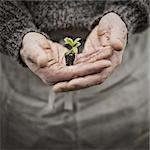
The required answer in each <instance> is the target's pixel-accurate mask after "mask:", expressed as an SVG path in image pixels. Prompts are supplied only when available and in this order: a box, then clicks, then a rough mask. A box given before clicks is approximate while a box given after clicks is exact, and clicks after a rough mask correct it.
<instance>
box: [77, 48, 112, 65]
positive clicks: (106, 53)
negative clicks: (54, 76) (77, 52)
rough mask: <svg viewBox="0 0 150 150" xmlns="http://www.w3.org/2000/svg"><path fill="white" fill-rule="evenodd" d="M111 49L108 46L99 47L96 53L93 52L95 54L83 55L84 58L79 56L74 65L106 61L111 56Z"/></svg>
mask: <svg viewBox="0 0 150 150" xmlns="http://www.w3.org/2000/svg"><path fill="white" fill-rule="evenodd" d="M112 50H113V49H112V48H111V47H110V46H109V47H99V48H98V50H97V51H95V53H93V54H91V55H89V56H87V55H85V56H86V57H84V54H83V56H80V58H78V59H77V60H76V61H75V63H76V64H79V63H84V62H91V63H92V62H95V61H98V60H102V59H106V58H108V57H110V56H111V55H112Z"/></svg>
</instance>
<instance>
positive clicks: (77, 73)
mask: <svg viewBox="0 0 150 150" xmlns="http://www.w3.org/2000/svg"><path fill="white" fill-rule="evenodd" d="M109 66H111V62H110V61H109V60H100V61H97V62H94V63H86V64H78V65H73V66H67V67H66V66H65V67H64V66H63V67H60V66H57V67H56V68H54V69H53V68H51V69H50V70H49V69H48V68H47V69H43V70H42V69H41V70H39V72H38V73H39V74H42V75H43V74H45V75H46V79H45V80H46V81H50V82H53V83H57V82H61V81H68V80H71V79H73V78H77V77H82V76H85V75H89V74H93V73H97V72H100V70H102V69H104V68H106V67H109Z"/></svg>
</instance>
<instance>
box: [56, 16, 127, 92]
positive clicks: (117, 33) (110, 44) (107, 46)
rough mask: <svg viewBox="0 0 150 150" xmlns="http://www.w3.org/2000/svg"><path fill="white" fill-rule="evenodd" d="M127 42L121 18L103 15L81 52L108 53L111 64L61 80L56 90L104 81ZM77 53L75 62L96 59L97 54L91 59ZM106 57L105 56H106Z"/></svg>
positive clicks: (120, 59) (78, 87) (117, 63)
mask: <svg viewBox="0 0 150 150" xmlns="http://www.w3.org/2000/svg"><path fill="white" fill-rule="evenodd" d="M126 43H127V28H126V25H125V23H124V22H123V21H122V20H121V18H120V17H119V16H118V15H117V14H115V13H109V14H107V15H105V16H104V17H103V18H102V19H101V20H100V22H99V25H97V26H96V27H95V28H94V29H93V30H92V32H91V33H90V35H89V36H88V38H87V40H86V43H85V46H84V50H83V54H82V55H84V53H85V54H86V53H91V52H95V51H99V52H100V53H101V56H102V55H104V54H105V53H109V55H106V56H110V58H109V60H110V61H111V62H112V65H111V66H110V67H108V68H105V69H103V70H102V69H101V70H99V72H98V73H96V74H93V75H88V76H86V77H81V78H77V79H74V80H72V81H70V82H69V83H67V82H63V83H59V84H58V85H57V87H56V88H57V90H58V91H59V90H60V91H65V90H77V89H82V88H86V87H89V86H93V85H97V84H100V83H102V82H104V81H105V80H106V79H107V78H108V76H109V75H110V74H111V73H112V72H113V70H114V69H115V67H117V66H118V65H119V64H121V62H122V56H123V52H124V49H125V46H126ZM82 55H79V56H78V57H77V59H76V63H77V64H78V63H85V62H89V61H91V60H92V61H96V60H97V59H98V58H97V57H98V56H97V55H96V54H95V56H94V57H93V56H91V59H90V60H89V58H87V57H82ZM103 58H105V57H103ZM106 58H107V57H106Z"/></svg>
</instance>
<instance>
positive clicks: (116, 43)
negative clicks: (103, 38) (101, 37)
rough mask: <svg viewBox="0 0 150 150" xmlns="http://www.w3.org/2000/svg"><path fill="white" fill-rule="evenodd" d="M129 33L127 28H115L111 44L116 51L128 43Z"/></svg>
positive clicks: (112, 32)
mask: <svg viewBox="0 0 150 150" xmlns="http://www.w3.org/2000/svg"><path fill="white" fill-rule="evenodd" d="M126 39H127V34H126V32H125V30H123V29H120V28H117V27H116V28H113V29H112V30H111V35H110V45H111V46H112V48H113V49H115V50H116V51H121V50H122V49H123V48H124V46H125V44H126Z"/></svg>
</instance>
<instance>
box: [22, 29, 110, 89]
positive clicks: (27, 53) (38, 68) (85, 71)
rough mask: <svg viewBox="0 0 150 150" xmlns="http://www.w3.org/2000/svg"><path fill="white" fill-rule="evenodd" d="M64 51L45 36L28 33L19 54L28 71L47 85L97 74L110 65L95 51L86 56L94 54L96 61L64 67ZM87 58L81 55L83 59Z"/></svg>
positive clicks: (63, 48)
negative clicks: (96, 57)
mask: <svg viewBox="0 0 150 150" xmlns="http://www.w3.org/2000/svg"><path fill="white" fill-rule="evenodd" d="M66 51H67V49H66V48H65V47H63V46H62V45H60V44H58V43H55V42H52V41H50V40H47V39H46V37H45V36H43V35H41V34H39V33H35V32H30V33H28V34H26V35H25V37H24V38H23V47H22V49H21V51H20V54H21V57H22V59H23V60H24V62H25V63H26V64H27V66H28V67H29V68H30V70H31V71H32V72H34V73H35V74H36V75H37V76H39V77H40V78H41V79H42V80H43V81H44V82H45V83H46V84H48V85H53V84H56V83H58V82H61V81H68V80H72V79H74V78H78V77H82V76H86V75H89V74H93V73H97V72H98V71H99V70H100V69H103V68H105V67H109V66H110V65H111V62H110V61H108V60H100V59H103V57H106V56H105V55H104V56H103V57H102V56H101V54H100V53H99V52H98V51H95V52H92V53H90V54H88V55H89V56H91V55H95V53H96V54H97V55H98V56H99V57H98V61H92V62H93V63H90V62H89V63H87V62H86V63H80V64H76V65H73V66H66V64H65V58H64V53H65V52H66ZM89 56H87V55H86V56H84V55H83V57H89ZM54 89H55V88H54ZM67 90H68V89H66V91H67Z"/></svg>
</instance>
